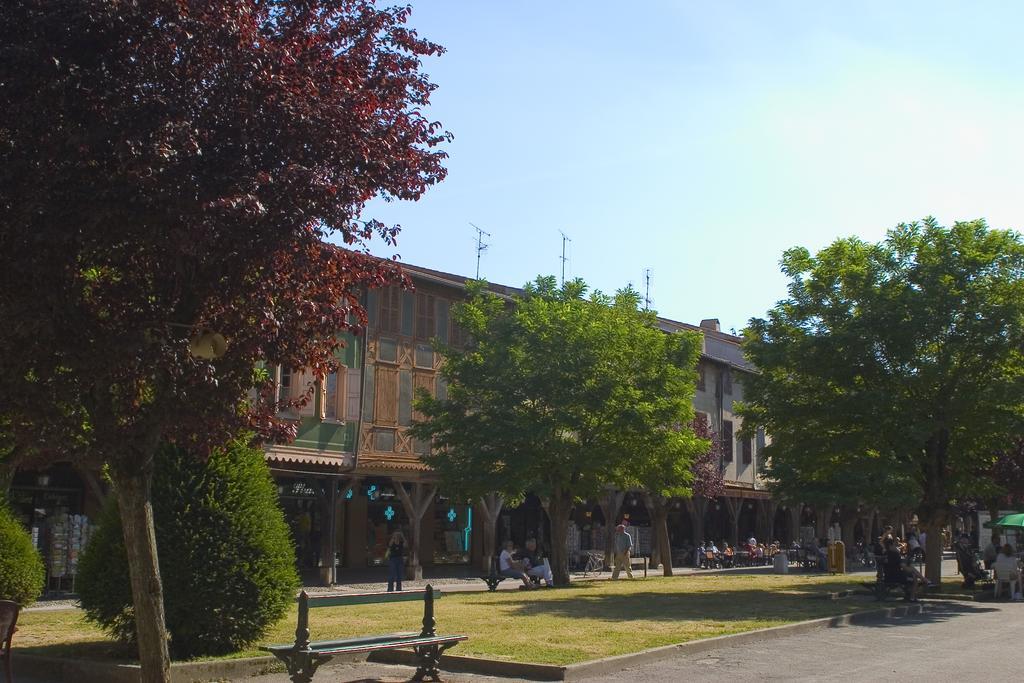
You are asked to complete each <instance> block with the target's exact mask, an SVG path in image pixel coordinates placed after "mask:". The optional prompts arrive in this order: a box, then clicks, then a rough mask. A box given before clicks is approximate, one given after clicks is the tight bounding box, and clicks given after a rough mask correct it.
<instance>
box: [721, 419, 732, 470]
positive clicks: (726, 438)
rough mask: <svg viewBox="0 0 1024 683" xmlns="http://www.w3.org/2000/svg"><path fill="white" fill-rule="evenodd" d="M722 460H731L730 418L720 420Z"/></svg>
mask: <svg viewBox="0 0 1024 683" xmlns="http://www.w3.org/2000/svg"><path fill="white" fill-rule="evenodd" d="M722 460H724V461H725V462H732V420H722Z"/></svg>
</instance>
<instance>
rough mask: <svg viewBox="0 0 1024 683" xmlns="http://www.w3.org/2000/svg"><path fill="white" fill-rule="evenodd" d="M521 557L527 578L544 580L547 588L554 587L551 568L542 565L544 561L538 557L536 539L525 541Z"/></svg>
mask: <svg viewBox="0 0 1024 683" xmlns="http://www.w3.org/2000/svg"><path fill="white" fill-rule="evenodd" d="M521 555H522V558H523V565H524V566H525V567H526V573H527V574H528V575H529V576H535V577H537V578H538V579H544V584H545V585H546V586H547V587H548V588H551V587H552V586H554V585H555V579H554V577H553V576H552V575H551V567H550V566H549V565H547V564H544V559H543V558H542V557H541V556H540V550H538V548H537V539H536V538H528V539H526V550H525V551H524V552H523V553H521Z"/></svg>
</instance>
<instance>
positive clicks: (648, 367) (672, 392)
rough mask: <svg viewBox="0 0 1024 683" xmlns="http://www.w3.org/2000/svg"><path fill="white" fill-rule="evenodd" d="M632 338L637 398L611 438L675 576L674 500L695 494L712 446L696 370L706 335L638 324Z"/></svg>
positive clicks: (623, 475)
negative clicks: (697, 416)
mask: <svg viewBox="0 0 1024 683" xmlns="http://www.w3.org/2000/svg"><path fill="white" fill-rule="evenodd" d="M630 337H631V339H630V340H629V342H628V343H629V348H630V349H631V351H632V353H631V355H632V358H631V364H632V367H631V374H632V381H631V385H630V390H631V391H632V397H631V398H630V399H629V400H627V401H626V402H625V404H624V406H623V412H622V414H621V415H620V420H619V424H618V425H617V427H616V432H615V433H613V434H612V435H611V438H613V439H616V440H617V441H618V446H619V448H620V450H621V452H623V453H628V454H629V455H628V456H627V459H626V461H625V462H624V463H622V464H621V465H622V466H621V467H619V468H618V471H619V472H620V474H619V482H620V483H621V484H622V485H624V486H625V487H627V488H634V487H635V488H640V489H642V490H643V492H644V493H643V498H644V504H645V506H646V507H647V509H648V511H649V513H650V515H651V527H652V530H653V532H654V548H653V549H654V555H655V558H654V563H655V564H656V561H657V560H658V559H660V561H661V565H662V571H663V572H664V575H665V576H672V548H671V544H670V542H669V535H668V511H669V508H668V503H669V499H671V498H673V497H690V496H692V495H693V486H694V484H695V472H694V465H695V464H696V463H697V462H698V461H699V460H700V458H701V456H703V455H705V454H706V453H708V452H709V451H710V450H711V442H710V441H709V440H707V439H701V438H699V437H698V436H697V435H696V434H695V430H694V424H693V420H694V411H693V394H694V391H695V389H696V386H697V385H696V374H695V372H694V369H695V368H696V366H697V361H698V359H699V358H700V351H701V336H700V334H699V333H694V332H686V333H683V332H680V333H675V334H672V335H668V334H665V333H663V332H661V331H660V330H658V329H657V328H654V327H652V326H650V325H643V324H638V325H636V326H635V327H634V328H633V329H632V330H630ZM716 465H717V463H716ZM715 469H716V470H717V469H718V467H717V466H716V468H715ZM719 476H720V475H719ZM605 521H606V522H607V523H609V524H611V522H612V520H605Z"/></svg>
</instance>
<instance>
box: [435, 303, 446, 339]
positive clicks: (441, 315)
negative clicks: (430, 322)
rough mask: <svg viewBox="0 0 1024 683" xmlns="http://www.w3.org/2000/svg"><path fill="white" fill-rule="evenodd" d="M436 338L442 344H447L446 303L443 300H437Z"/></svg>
mask: <svg viewBox="0 0 1024 683" xmlns="http://www.w3.org/2000/svg"><path fill="white" fill-rule="evenodd" d="M436 327H437V329H436V334H437V338H438V339H440V340H441V343H442V344H447V343H448V302H447V301H445V300H444V299H438V300H437V325H436Z"/></svg>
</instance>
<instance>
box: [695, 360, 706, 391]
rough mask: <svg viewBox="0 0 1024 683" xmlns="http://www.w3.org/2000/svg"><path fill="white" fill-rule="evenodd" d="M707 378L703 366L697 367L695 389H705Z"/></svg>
mask: <svg viewBox="0 0 1024 683" xmlns="http://www.w3.org/2000/svg"><path fill="white" fill-rule="evenodd" d="M707 386H708V384H707V378H706V377H705V371H704V366H703V365H702V366H700V367H699V368H697V391H707Z"/></svg>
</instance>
